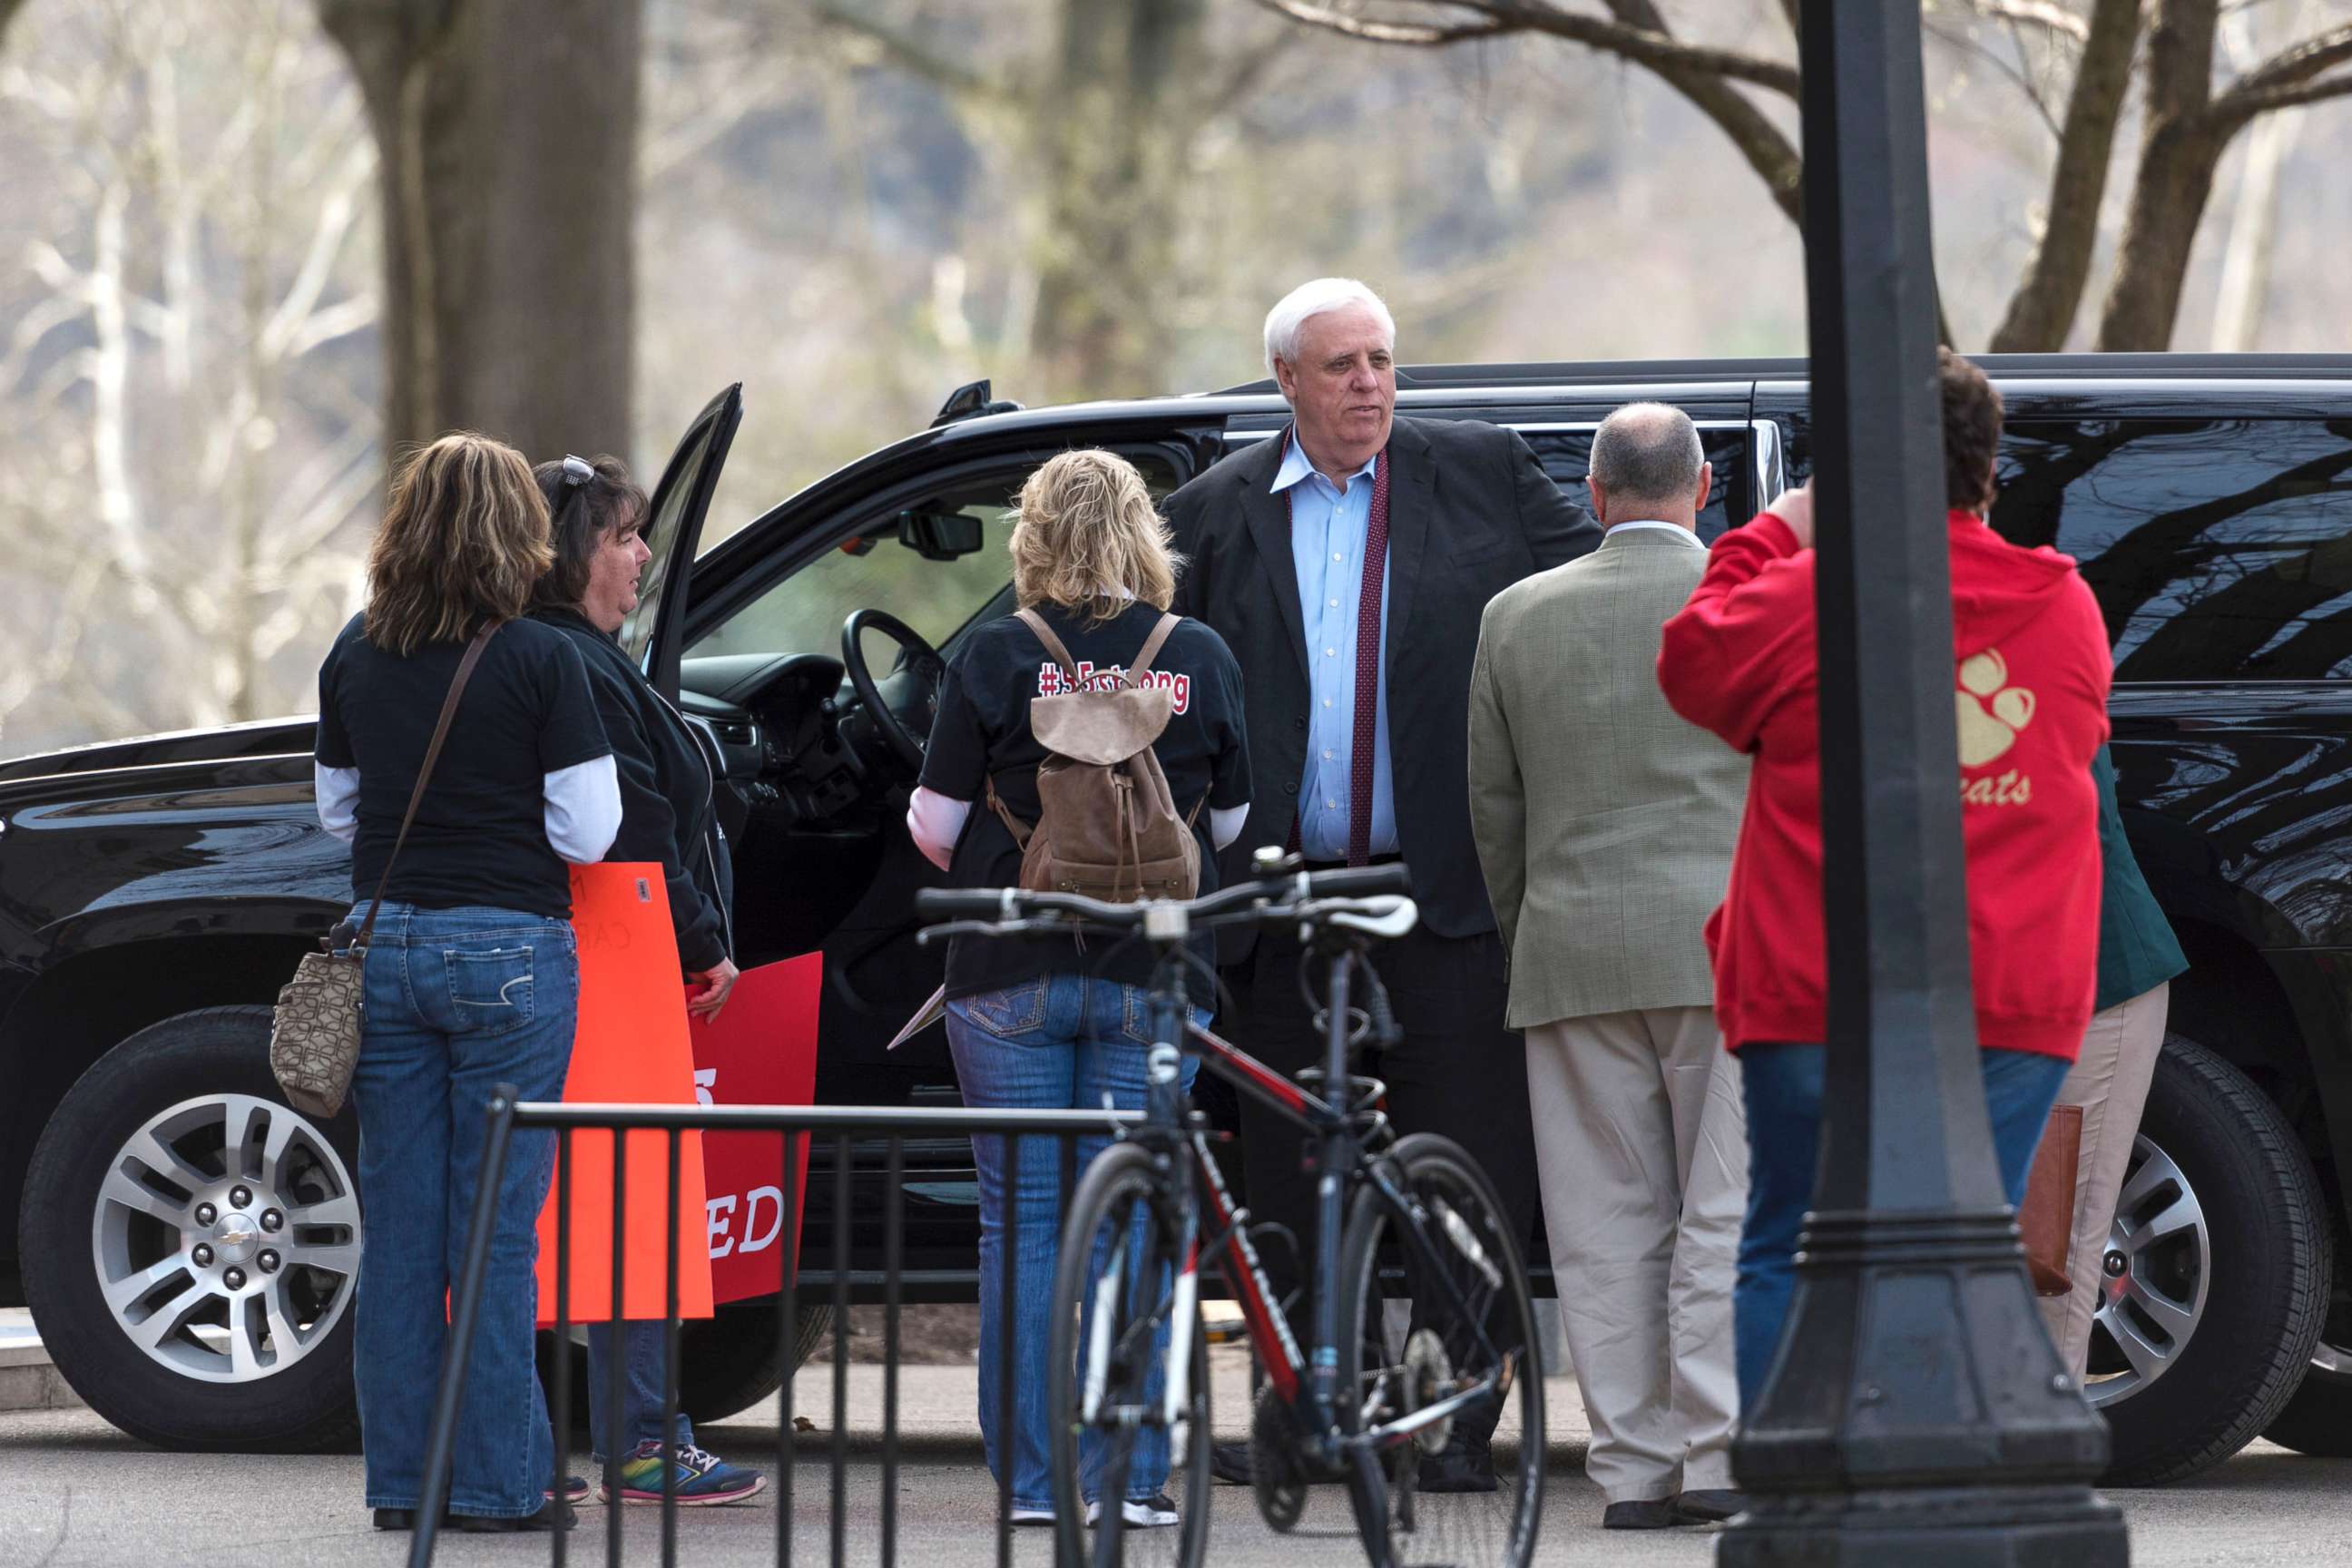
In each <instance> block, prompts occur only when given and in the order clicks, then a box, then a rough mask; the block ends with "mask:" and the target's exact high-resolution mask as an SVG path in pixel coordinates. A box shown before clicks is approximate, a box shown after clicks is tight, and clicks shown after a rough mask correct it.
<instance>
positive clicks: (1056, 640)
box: [1013, 610, 1078, 691]
mask: <svg viewBox="0 0 2352 1568" xmlns="http://www.w3.org/2000/svg"><path fill="white" fill-rule="evenodd" d="M1013 614H1014V615H1016V616H1019V617H1020V619H1021V624H1022V625H1024V626H1027V627H1028V628H1029V629H1030V630H1031V631H1033V632H1035V633H1036V634H1037V640H1038V641H1039V642H1041V643H1044V644H1045V651H1046V652H1047V653H1048V654H1050V655H1052V656H1053V659H1054V662H1055V663H1056V664H1058V665H1060V666H1061V667H1062V673H1063V674H1065V675H1066V676H1068V677H1069V678H1070V689H1072V690H1074V691H1075V690H1076V689H1077V684H1078V661H1077V660H1076V659H1074V658H1071V657H1070V650H1069V649H1068V648H1066V647H1063V646H1062V639H1061V638H1060V637H1055V635H1054V628H1053V627H1051V626H1047V625H1046V624H1045V616H1041V615H1039V614H1038V613H1037V612H1036V611H1034V610H1016V611H1014V612H1013Z"/></svg>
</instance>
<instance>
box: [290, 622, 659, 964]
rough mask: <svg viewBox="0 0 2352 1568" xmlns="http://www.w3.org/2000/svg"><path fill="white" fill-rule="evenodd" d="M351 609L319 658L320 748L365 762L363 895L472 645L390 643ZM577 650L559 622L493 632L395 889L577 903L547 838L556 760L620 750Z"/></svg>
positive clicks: (432, 901)
mask: <svg viewBox="0 0 2352 1568" xmlns="http://www.w3.org/2000/svg"><path fill="white" fill-rule="evenodd" d="M363 620H364V617H362V616H353V617H352V623H351V625H349V626H345V627H344V628H343V630H342V634H341V636H340V637H336V638H335V646H334V647H332V648H331V649H330V650H329V651H328V653H327V662H326V663H324V664H323V665H320V667H319V740H318V759H319V762H320V763H321V764H322V765H324V766H326V767H331V768H357V769H359V772H360V798H359V807H358V810H359V835H358V837H357V838H356V839H355V840H354V842H353V843H352V886H353V889H354V892H355V896H356V897H358V898H362V899H364V898H368V897H370V896H372V895H373V893H374V892H375V886H376V883H377V881H378V880H379V879H381V878H382V877H383V868H384V862H385V861H386V860H387V859H389V858H391V855H392V847H393V841H394V839H395V838H397V837H399V834H400V818H401V816H402V814H403V813H404V812H405V811H407V809H408V796H409V792H410V791H412V790H414V789H415V787H416V773H417V770H418V769H419V768H421V767H422V766H424V763H425V746H426V745H427V744H428V743H430V742H431V741H432V739H433V726H434V724H435V722H436V721H437V720H438V719H439V718H440V717H441V704H442V702H443V701H444V700H446V698H447V697H448V695H449V681H450V679H451V678H453V677H454V676H456V674H457V661H458V660H459V659H460V658H463V657H464V656H465V652H466V649H465V645H464V644H462V643H428V644H426V645H425V647H420V648H418V649H417V650H416V651H415V653H413V654H411V655H409V656H408V657H407V658H397V657H395V656H394V655H392V654H388V653H384V652H383V651H381V650H380V649H378V648H377V647H374V645H373V644H371V643H370V642H369V641H368V640H367V638H366V637H365V636H364V635H363V633H362V625H363ZM612 750H613V748H612V746H611V744H610V743H609V742H606V740H605V739H604V724H603V723H602V722H601V721H599V720H598V719H597V717H596V703H595V700H594V699H593V697H592V696H590V694H589V689H588V670H587V667H586V666H584V665H583V664H582V663H581V661H580V650H579V649H578V648H576V647H572V644H571V641H570V639H568V638H566V637H564V635H563V634H562V632H559V631H557V630H556V629H555V628H554V627H553V626H542V625H541V624H540V623H539V622H537V621H509V622H508V623H507V624H506V625H505V626H501V627H499V631H498V634H497V635H496V636H495V637H491V638H490V646H489V647H488V648H486V649H484V650H483V653H482V662H481V663H480V664H478V665H477V666H476V667H475V668H474V674H473V678H472V679H469V680H468V681H467V683H466V694H465V696H464V698H463V699H461V700H459V702H458V704H457V717H456V718H455V719H453V720H452V721H450V724H449V738H448V739H447V740H446V742H443V743H442V747H441V760H440V762H439V763H437V764H436V765H435V767H434V770H433V778H432V782H431V783H429V784H426V785H425V798H424V799H423V800H421V801H420V802H418V803H417V807H416V823H415V826H413V827H411V828H410V829H409V830H408V844H407V847H405V848H404V849H402V850H401V852H400V864H399V867H398V868H397V869H396V870H395V871H394V875H393V879H392V885H391V887H390V889H388V890H387V891H386V892H385V894H384V897H385V898H386V899H387V900H392V901H394V902H397V903H409V904H417V905H421V906H423V907H425V908H426V909H456V908H457V907H459V906H461V905H468V904H487V905H490V906H493V907H495V908H498V909H506V910H525V911H527V912H529V913H531V914H536V915H545V916H547V917H549V918H550V919H553V920H564V919H568V918H569V917H570V916H571V913H572V874H571V871H570V869H569V868H567V867H566V866H565V865H564V863H563V859H562V857H561V856H559V855H557V854H556V852H555V850H554V848H553V847H552V846H551V845H550V844H549V843H548V841H547V818H546V805H545V800H544V796H543V795H542V793H541V792H542V783H543V781H544V779H545V777H546V775H547V774H549V773H555V772H557V771H558V770H560V769H563V768H569V767H576V766H578V765H579V764H580V763H588V762H593V761H595V760H596V759H597V758H598V757H603V756H609V755H611V754H612Z"/></svg>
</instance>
